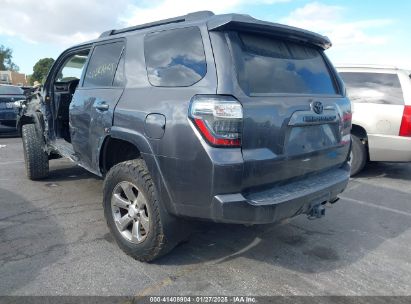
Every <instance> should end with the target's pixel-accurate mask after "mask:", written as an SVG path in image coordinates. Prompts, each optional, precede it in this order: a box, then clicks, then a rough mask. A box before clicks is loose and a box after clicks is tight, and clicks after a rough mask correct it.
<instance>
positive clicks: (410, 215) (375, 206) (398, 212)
mask: <svg viewBox="0 0 411 304" xmlns="http://www.w3.org/2000/svg"><path fill="white" fill-rule="evenodd" d="M340 198H341V199H344V200H346V201H349V202H352V203H357V204H360V205H364V206H368V207H374V208H377V209H381V210H385V211H389V212H393V213H397V214H401V215H405V216H409V217H411V213H410V212H406V211H401V210H397V209H392V208H389V207H384V206H380V205H375V204H372V203H368V202H364V201H359V200H356V199H353V198H349V197H345V196H340Z"/></svg>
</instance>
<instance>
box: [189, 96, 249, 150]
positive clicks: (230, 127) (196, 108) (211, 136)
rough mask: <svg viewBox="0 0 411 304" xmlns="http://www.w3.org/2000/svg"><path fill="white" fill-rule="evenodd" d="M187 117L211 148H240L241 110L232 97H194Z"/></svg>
mask: <svg viewBox="0 0 411 304" xmlns="http://www.w3.org/2000/svg"><path fill="white" fill-rule="evenodd" d="M189 117H190V119H191V120H192V121H193V122H194V124H195V126H196V127H197V129H198V130H199V131H200V133H201V135H202V136H203V137H204V138H205V139H206V140H207V141H208V143H209V144H211V145H212V146H219V147H240V146H241V132H242V128H243V108H242V106H241V104H240V103H239V102H238V101H237V100H236V99H235V98H234V97H231V96H219V95H197V96H194V98H193V100H192V102H191V106H190V110H189Z"/></svg>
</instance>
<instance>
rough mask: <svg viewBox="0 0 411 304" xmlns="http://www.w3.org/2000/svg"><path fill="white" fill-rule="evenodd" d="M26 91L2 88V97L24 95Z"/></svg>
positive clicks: (16, 88)
mask: <svg viewBox="0 0 411 304" xmlns="http://www.w3.org/2000/svg"><path fill="white" fill-rule="evenodd" d="M23 94H24V91H23V90H22V89H21V88H19V87H13V86H0V95H23Z"/></svg>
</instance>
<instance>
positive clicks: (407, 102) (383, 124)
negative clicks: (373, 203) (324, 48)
mask: <svg viewBox="0 0 411 304" xmlns="http://www.w3.org/2000/svg"><path fill="white" fill-rule="evenodd" d="M337 70H338V72H339V73H340V76H341V78H342V79H343V80H344V83H345V85H346V88H347V93H348V96H349V97H350V99H351V102H352V107H353V120H352V131H351V134H352V144H353V146H352V163H351V175H355V174H357V173H358V172H360V171H361V170H362V169H363V168H364V166H365V164H366V162H367V161H387V162H409V161H411V79H410V72H409V71H406V70H401V69H398V68H395V67H382V66H365V65H361V66H360V65H350V66H340V67H337Z"/></svg>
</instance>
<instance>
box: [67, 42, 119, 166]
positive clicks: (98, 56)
mask: <svg viewBox="0 0 411 304" xmlns="http://www.w3.org/2000/svg"><path fill="white" fill-rule="evenodd" d="M124 51H125V43H124V41H123V40H117V41H111V42H104V43H100V44H96V45H95V46H94V48H93V51H92V55H91V57H90V60H89V64H88V66H87V70H86V72H85V74H84V76H83V83H82V85H81V87H79V88H78V89H77V90H76V91H75V93H74V95H73V100H72V102H71V104H70V133H71V142H72V145H73V149H74V151H75V153H76V156H77V157H78V159H79V163H80V164H81V165H83V166H85V167H87V168H89V169H91V170H92V171H98V157H99V153H98V152H99V149H100V147H101V144H102V142H103V140H104V138H105V136H106V135H107V134H108V133H109V132H110V128H111V126H112V122H113V111H114V108H115V106H116V104H117V102H118V101H119V99H120V97H121V95H122V93H123V90H124Z"/></svg>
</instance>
